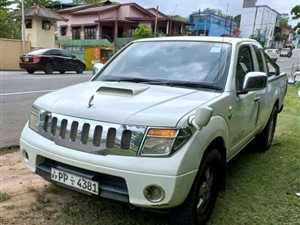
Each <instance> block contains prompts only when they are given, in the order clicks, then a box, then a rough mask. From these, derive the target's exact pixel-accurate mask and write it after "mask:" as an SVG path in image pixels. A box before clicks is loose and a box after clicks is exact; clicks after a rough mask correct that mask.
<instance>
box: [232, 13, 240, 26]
mask: <svg viewBox="0 0 300 225" xmlns="http://www.w3.org/2000/svg"><path fill="white" fill-rule="evenodd" d="M241 18H242V15H236V16H234V17H233V21H234V22H236V23H237V25H238V26H239V25H240V23H241Z"/></svg>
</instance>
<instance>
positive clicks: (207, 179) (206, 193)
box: [197, 167, 214, 214]
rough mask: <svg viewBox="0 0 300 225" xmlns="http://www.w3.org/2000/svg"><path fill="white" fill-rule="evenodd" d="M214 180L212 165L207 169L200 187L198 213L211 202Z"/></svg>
mask: <svg viewBox="0 0 300 225" xmlns="http://www.w3.org/2000/svg"><path fill="white" fill-rule="evenodd" d="M213 181H214V173H213V169H212V167H208V168H207V169H206V170H205V173H204V177H203V180H202V182H201V184H200V188H199V193H198V204H197V212H198V214H201V213H202V212H203V211H205V209H206V207H207V205H208V203H209V200H210V196H211V189H212V186H213Z"/></svg>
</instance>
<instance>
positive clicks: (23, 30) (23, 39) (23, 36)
mask: <svg viewBox="0 0 300 225" xmlns="http://www.w3.org/2000/svg"><path fill="white" fill-rule="evenodd" d="M21 3H22V6H21V7H22V9H21V10H22V51H23V55H24V54H25V53H26V48H25V12H24V0H22V2H21Z"/></svg>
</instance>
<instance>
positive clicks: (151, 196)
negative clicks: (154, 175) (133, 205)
mask: <svg viewBox="0 0 300 225" xmlns="http://www.w3.org/2000/svg"><path fill="white" fill-rule="evenodd" d="M144 195H145V197H146V199H147V200H148V201H150V202H160V201H162V200H163V199H164V198H165V192H164V190H163V189H162V188H161V187H159V186H155V185H151V186H148V187H146V188H145V189H144Z"/></svg>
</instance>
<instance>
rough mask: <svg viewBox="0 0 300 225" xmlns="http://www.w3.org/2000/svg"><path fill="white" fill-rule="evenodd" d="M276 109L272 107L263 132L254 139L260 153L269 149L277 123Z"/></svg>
mask: <svg viewBox="0 0 300 225" xmlns="http://www.w3.org/2000/svg"><path fill="white" fill-rule="evenodd" d="M277 114H278V110H277V107H276V106H274V108H273V110H272V113H271V115H270V118H269V120H268V123H267V125H266V127H265V128H264V130H263V131H262V132H261V133H260V134H259V135H258V136H257V137H256V140H255V141H256V143H255V144H256V145H257V147H259V149H261V150H262V151H267V150H269V148H270V147H271V144H272V141H273V138H274V133H275V129H276V123H277Z"/></svg>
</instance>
